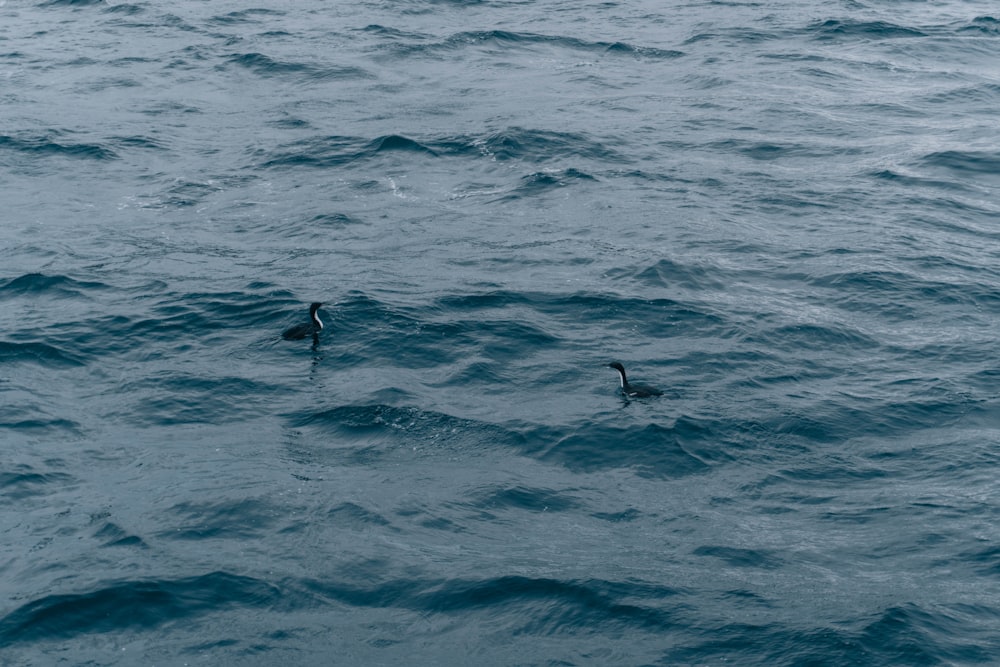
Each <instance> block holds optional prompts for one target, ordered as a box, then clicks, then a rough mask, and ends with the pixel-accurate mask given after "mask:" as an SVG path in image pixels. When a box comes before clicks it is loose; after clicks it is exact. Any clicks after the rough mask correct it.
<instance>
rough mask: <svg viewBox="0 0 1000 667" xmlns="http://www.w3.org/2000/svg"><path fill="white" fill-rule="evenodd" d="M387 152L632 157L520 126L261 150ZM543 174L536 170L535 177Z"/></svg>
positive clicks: (503, 157)
mask: <svg viewBox="0 0 1000 667" xmlns="http://www.w3.org/2000/svg"><path fill="white" fill-rule="evenodd" d="M387 153H402V154H411V155H420V156H426V157H433V158H444V157H468V158H484V157H485V158H489V159H491V160H495V161H523V162H529V163H533V164H544V163H546V162H549V161H552V160H556V159H560V160H564V159H566V158H582V159H586V160H594V161H600V162H607V163H612V164H621V163H624V162H628V159H627V158H626V157H624V156H623V155H622V154H620V153H619V152H618V151H616V150H615V149H613V148H611V147H609V146H608V145H607V144H605V143H604V142H600V141H597V140H595V139H593V138H592V137H590V136H588V135H586V134H583V133H574V132H553V131H547V130H536V129H530V128H522V127H510V128H507V129H505V130H502V131H498V132H492V133H489V134H486V135H483V136H475V135H464V136H463V135H459V136H444V137H437V138H434V137H425V138H421V139H419V140H417V139H413V138H411V137H407V136H403V135H398V134H389V135H383V136H379V137H375V138H374V139H365V138H362V137H348V136H328V137H314V138H310V139H306V140H303V141H299V142H296V143H294V144H289V145H285V146H282V147H279V148H278V149H275V150H273V151H270V152H268V153H267V154H260V155H261V157H262V158H264V159H263V161H262V163H261V166H262V167H265V168H273V167H297V166H306V167H318V168H328V167H341V166H346V165H350V164H353V163H356V162H359V161H365V160H371V159H373V158H376V157H379V156H381V155H385V154H387ZM565 171H566V173H565V175H564V178H565V179H572V178H584V179H593V177H592V176H589V175H588V174H584V173H583V172H579V171H577V170H574V169H569V170H565ZM542 176H544V172H543V173H540V174H538V175H536V174H532V175H530V176H527V177H525V179H531V178H535V177H542Z"/></svg>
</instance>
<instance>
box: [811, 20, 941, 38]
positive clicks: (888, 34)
mask: <svg viewBox="0 0 1000 667" xmlns="http://www.w3.org/2000/svg"><path fill="white" fill-rule="evenodd" d="M806 32H807V33H811V34H812V35H813V37H814V38H816V39H823V40H832V39H841V38H844V37H850V38H860V39H899V38H905V37H926V36H927V35H926V33H924V32H922V31H920V30H917V29H916V28H907V27H906V26H901V25H897V24H895V23H889V22H886V21H852V20H844V21H838V20H836V19H828V20H826V21H823V22H822V23H813V24H812V25H810V26H808V27H807V28H806Z"/></svg>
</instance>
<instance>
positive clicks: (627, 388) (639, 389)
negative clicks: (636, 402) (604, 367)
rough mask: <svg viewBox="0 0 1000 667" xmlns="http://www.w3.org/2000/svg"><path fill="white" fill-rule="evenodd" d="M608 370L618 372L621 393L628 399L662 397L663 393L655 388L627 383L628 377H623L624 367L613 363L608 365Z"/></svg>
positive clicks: (615, 362)
mask: <svg viewBox="0 0 1000 667" xmlns="http://www.w3.org/2000/svg"><path fill="white" fill-rule="evenodd" d="M608 367H609V368H613V369H615V370H616V371H618V375H620V376H621V380H622V393H623V394H625V395H626V396H628V397H629V398H649V397H650V396H663V392H662V391H660V390H659V389H657V388H656V387H650V386H649V385H645V384H634V383H632V382H629V381H628V377H626V375H625V367H624V366H622V365H621V364H620V363H618V362H617V361H613V362H611V363H610V364H608Z"/></svg>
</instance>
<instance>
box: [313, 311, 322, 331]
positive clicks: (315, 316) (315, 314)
mask: <svg viewBox="0 0 1000 667" xmlns="http://www.w3.org/2000/svg"><path fill="white" fill-rule="evenodd" d="M312 316H313V324H315V325H316V326H317V327H318V328H320V329H322V328H323V320H321V319H319V311H318V310H314V311H313V314H312Z"/></svg>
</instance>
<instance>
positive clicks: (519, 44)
mask: <svg viewBox="0 0 1000 667" xmlns="http://www.w3.org/2000/svg"><path fill="white" fill-rule="evenodd" d="M366 30H368V31H369V32H373V33H376V34H380V35H388V36H391V37H392V38H393V39H394V40H396V41H394V42H392V43H391V44H388V45H380V46H379V48H381V49H382V50H389V51H391V53H392V54H393V55H394V56H396V57H400V58H404V57H405V58H412V57H417V56H424V55H437V54H439V53H451V52H454V51H464V50H467V49H470V48H472V49H479V48H487V49H512V48H518V49H531V48H535V47H539V46H546V47H553V48H557V49H564V50H567V51H575V52H585V53H592V54H603V55H612V56H613V55H627V56H631V57H636V58H642V59H649V60H673V59H675V58H680V57H683V56H684V55H685V54H684V52H682V51H675V50H672V49H660V48H654V47H645V46H635V45H632V44H628V43H625V42H604V41H590V40H585V39H580V38H577V37H569V36H565V35H544V34H539V33H530V32H512V31H507V30H480V31H468V32H458V33H454V34H452V35H449V36H448V37H446V38H445V39H443V40H440V41H430V38H429V37H425V36H419V38H418V39H417V40H416V41H411V42H408V43H407V42H403V41H401V38H408V39H413V38H414V37H415V35H413V34H412V33H400V32H399V31H394V32H391V33H390V32H387V29H386V28H383V27H382V26H377V25H373V26H369V27H368V28H366Z"/></svg>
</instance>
